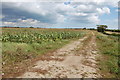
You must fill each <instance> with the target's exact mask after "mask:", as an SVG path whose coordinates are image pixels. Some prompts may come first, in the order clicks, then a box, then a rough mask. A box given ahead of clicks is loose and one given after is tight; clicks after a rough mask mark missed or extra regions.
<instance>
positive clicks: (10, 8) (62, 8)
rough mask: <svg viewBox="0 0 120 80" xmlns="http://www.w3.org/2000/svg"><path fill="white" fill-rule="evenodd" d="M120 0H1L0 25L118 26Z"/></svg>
mask: <svg viewBox="0 0 120 80" xmlns="http://www.w3.org/2000/svg"><path fill="white" fill-rule="evenodd" d="M118 1H119V0H44V1H42V0H39V1H38V0H3V1H2V13H0V18H2V19H1V20H2V25H3V26H21V27H29V26H33V27H48V28H50V27H52V28H83V27H86V28H89V27H91V28H95V27H96V25H98V24H105V25H108V26H109V28H113V29H117V28H118V12H119V10H118Z"/></svg>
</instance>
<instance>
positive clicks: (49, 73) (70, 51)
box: [18, 33, 101, 78]
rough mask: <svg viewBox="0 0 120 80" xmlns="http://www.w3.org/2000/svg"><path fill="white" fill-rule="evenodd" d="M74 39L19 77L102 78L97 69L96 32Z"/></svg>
mask: <svg viewBox="0 0 120 80" xmlns="http://www.w3.org/2000/svg"><path fill="white" fill-rule="evenodd" d="M91 35H92V36H91V38H90V39H89V42H88V43H87V44H86V45H85V46H84V47H83V42H84V40H86V39H88V36H86V37H84V38H82V39H79V40H77V41H73V42H71V43H70V44H68V45H66V46H64V47H63V48H61V49H59V50H57V51H55V52H53V53H52V54H50V55H48V56H44V57H43V58H42V59H41V60H39V61H37V62H36V63H35V64H34V66H33V67H31V68H30V69H29V70H28V71H27V72H25V73H24V74H23V75H21V76H19V77H18V78H100V77H101V75H100V74H99V73H98V69H97V61H96V57H98V56H99V55H98V54H97V47H96V42H95V39H96V37H95V35H94V33H92V34H91Z"/></svg>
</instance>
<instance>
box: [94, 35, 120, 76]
mask: <svg viewBox="0 0 120 80" xmlns="http://www.w3.org/2000/svg"><path fill="white" fill-rule="evenodd" d="M96 38H97V46H98V49H99V53H100V54H101V55H102V56H101V57H100V58H99V61H100V62H99V65H100V68H99V69H100V70H101V71H100V73H101V74H102V76H103V77H104V78H119V77H120V74H119V66H118V62H119V60H118V56H120V53H119V52H120V50H119V49H118V46H119V44H118V43H119V41H118V38H119V36H117V37H116V36H113V35H104V34H102V33H97V34H96Z"/></svg>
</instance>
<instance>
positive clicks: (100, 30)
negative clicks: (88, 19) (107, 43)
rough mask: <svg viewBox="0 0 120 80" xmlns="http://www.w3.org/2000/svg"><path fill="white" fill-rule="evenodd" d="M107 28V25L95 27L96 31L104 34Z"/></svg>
mask: <svg viewBox="0 0 120 80" xmlns="http://www.w3.org/2000/svg"><path fill="white" fill-rule="evenodd" d="M107 27H108V26H107V25H97V31H98V32H102V33H104V31H105V29H106V28H107Z"/></svg>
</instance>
